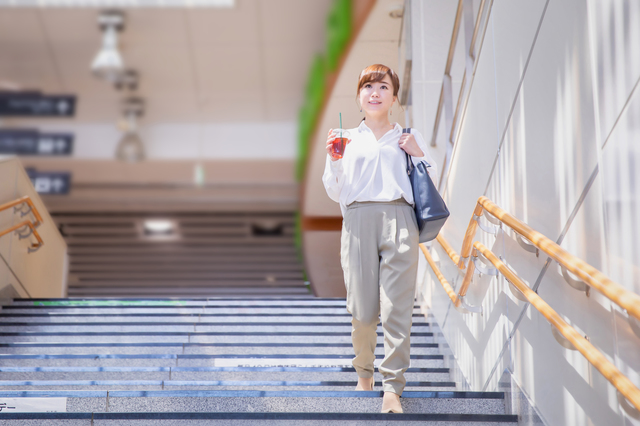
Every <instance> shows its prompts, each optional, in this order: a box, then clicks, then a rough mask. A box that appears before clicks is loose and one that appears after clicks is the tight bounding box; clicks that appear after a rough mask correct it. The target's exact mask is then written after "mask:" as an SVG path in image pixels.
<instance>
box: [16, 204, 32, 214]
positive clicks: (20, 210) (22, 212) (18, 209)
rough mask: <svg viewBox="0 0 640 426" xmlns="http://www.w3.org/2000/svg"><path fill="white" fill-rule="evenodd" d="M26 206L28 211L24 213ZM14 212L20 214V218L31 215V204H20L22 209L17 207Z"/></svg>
mask: <svg viewBox="0 0 640 426" xmlns="http://www.w3.org/2000/svg"><path fill="white" fill-rule="evenodd" d="M24 206H27V211H23V210H24ZM13 212H14V213H18V212H20V217H25V216H26V215H28V214H29V213H31V206H30V205H29V204H25V203H22V204H20V207H18V206H15V207H14V208H13Z"/></svg>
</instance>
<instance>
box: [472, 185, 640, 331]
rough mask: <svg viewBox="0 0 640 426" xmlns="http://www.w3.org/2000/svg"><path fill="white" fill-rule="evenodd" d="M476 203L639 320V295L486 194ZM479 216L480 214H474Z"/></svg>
mask: <svg viewBox="0 0 640 426" xmlns="http://www.w3.org/2000/svg"><path fill="white" fill-rule="evenodd" d="M478 205H479V206H482V208H483V209H484V210H486V211H487V212H489V213H490V214H492V215H493V216H495V217H496V218H498V219H499V220H500V221H501V222H502V223H504V224H505V225H507V226H508V227H509V228H511V229H513V230H514V231H516V232H517V233H518V234H520V235H521V236H523V237H524V238H526V239H527V240H529V241H531V243H533V245H535V246H536V247H537V248H539V249H540V250H542V251H543V252H545V253H546V254H548V255H549V256H550V257H551V258H552V259H553V260H555V261H556V262H558V263H559V264H560V265H562V266H564V267H565V268H567V270H568V271H569V272H571V273H572V274H575V275H577V276H578V277H580V279H581V280H582V281H584V282H585V283H586V284H587V285H589V286H591V287H593V288H595V289H597V290H598V291H599V292H600V293H602V294H604V295H605V296H606V297H607V298H608V299H609V300H611V301H612V302H613V303H615V304H617V305H618V306H620V307H621V308H623V309H625V310H626V311H627V313H628V314H629V315H631V316H633V317H634V318H636V319H638V320H640V295H637V294H635V293H633V292H631V291H629V290H627V289H625V288H624V287H622V286H621V285H620V284H618V283H616V282H614V281H612V280H611V279H610V278H609V277H607V276H606V275H605V274H603V273H602V272H600V271H598V270H597V269H596V268H594V267H593V266H591V265H589V264H588V263H587V262H585V261H583V260H582V259H580V258H578V257H576V256H574V255H572V254H571V253H569V252H567V251H566V250H564V249H563V248H562V247H560V246H559V245H558V244H556V243H555V242H553V241H551V240H550V239H549V238H547V237H545V236H544V235H542V234H541V233H539V232H537V231H535V230H534V229H532V228H531V227H530V226H528V225H527V224H526V223H524V222H522V221H520V220H518V219H516V218H515V217H513V216H511V215H510V214H509V213H507V212H506V211H504V210H502V209H501V208H500V207H498V206H497V205H495V204H494V203H492V202H491V200H489V199H488V198H487V197H480V198H479V199H478ZM478 216H480V215H478Z"/></svg>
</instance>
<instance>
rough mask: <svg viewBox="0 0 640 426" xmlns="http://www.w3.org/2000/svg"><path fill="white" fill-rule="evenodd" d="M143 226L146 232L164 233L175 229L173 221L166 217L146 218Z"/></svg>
mask: <svg viewBox="0 0 640 426" xmlns="http://www.w3.org/2000/svg"><path fill="white" fill-rule="evenodd" d="M143 226H144V232H145V233H146V234H156V235H166V234H173V232H174V231H175V226H174V224H173V222H172V221H170V220H168V219H147V220H145V221H144V225H143Z"/></svg>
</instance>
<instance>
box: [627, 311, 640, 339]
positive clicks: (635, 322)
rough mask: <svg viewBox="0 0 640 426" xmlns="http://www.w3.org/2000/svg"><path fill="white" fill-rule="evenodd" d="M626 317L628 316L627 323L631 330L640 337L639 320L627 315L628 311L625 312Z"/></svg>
mask: <svg viewBox="0 0 640 426" xmlns="http://www.w3.org/2000/svg"><path fill="white" fill-rule="evenodd" d="M627 317H628V318H629V325H630V326H631V330H633V332H634V334H635V335H636V336H638V337H640V321H638V320H637V319H636V318H634V317H632V316H631V315H629V312H627Z"/></svg>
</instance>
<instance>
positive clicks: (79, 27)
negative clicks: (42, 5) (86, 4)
mask: <svg viewBox="0 0 640 426" xmlns="http://www.w3.org/2000/svg"><path fill="white" fill-rule="evenodd" d="M3 13H13V10H11V11H9V12H7V10H6V9H5V10H3ZM39 13H40V14H41V16H42V21H43V23H44V31H46V35H47V37H48V38H49V40H50V41H51V42H52V43H53V44H55V45H60V46H64V47H66V48H67V49H72V48H74V46H77V45H79V44H81V45H86V46H93V47H94V48H95V49H96V51H97V48H98V46H99V45H100V42H101V39H102V36H101V34H100V29H99V28H98V14H99V11H98V10H95V9H72V8H63V9H47V10H42V11H40V12H39Z"/></svg>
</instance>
